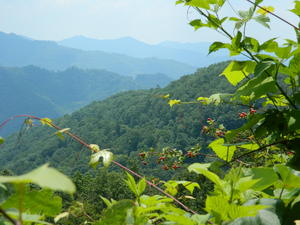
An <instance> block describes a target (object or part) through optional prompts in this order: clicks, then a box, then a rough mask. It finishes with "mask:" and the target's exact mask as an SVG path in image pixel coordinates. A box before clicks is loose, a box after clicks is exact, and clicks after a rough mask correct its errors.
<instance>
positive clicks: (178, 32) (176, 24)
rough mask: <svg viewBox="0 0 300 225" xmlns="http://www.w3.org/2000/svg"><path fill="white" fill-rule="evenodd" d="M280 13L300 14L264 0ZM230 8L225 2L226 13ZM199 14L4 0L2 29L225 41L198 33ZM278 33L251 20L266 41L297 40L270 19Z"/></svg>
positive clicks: (95, 2)
mask: <svg viewBox="0 0 300 225" xmlns="http://www.w3.org/2000/svg"><path fill="white" fill-rule="evenodd" d="M230 3H231V5H232V6H233V7H234V8H235V9H237V10H238V9H246V8H248V7H249V6H250V4H249V3H247V1H246V0H230ZM264 5H266V6H268V5H272V6H274V7H275V8H276V13H277V14H279V15H280V16H283V17H285V18H286V19H287V20H289V21H291V22H292V23H294V24H297V23H298V18H297V17H295V16H293V15H292V14H291V13H290V12H288V9H291V8H292V6H293V0H266V1H265V3H264ZM228 12H230V14H231V15H233V14H232V9H231V8H230V7H229V5H228V4H227V5H226V6H225V7H224V13H228ZM196 17H197V15H196V14H195V13H194V12H193V11H192V10H187V7H184V6H182V5H177V6H176V5H175V0H0V31H3V32H7V33H11V32H12V33H16V34H20V35H24V36H27V37H31V38H33V39H39V40H55V41H58V40H62V39H64V38H68V37H72V36H76V35H84V36H87V37H92V38H97V39H116V38H121V37H128V36H130V37H133V38H136V39H138V40H141V41H144V42H147V43H151V44H155V43H159V42H162V41H166V40H169V41H179V42H201V41H215V40H224V37H223V36H221V35H220V34H218V33H216V32H214V31H210V30H209V29H203V30H199V31H194V30H193V28H192V27H191V26H189V25H188V22H189V21H190V20H191V19H193V18H196ZM272 25H273V26H274V27H275V28H276V31H275V30H273V31H269V30H267V29H265V28H263V27H262V26H261V25H258V24H256V23H253V24H251V25H249V26H248V32H249V34H252V35H254V36H255V37H258V39H259V40H266V39H268V38H270V37H273V36H276V37H282V38H284V37H286V38H294V34H293V31H292V29H290V28H289V27H288V26H287V25H286V24H284V23H282V22H280V21H278V20H277V19H272Z"/></svg>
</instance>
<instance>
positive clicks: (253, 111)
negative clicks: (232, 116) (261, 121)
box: [239, 107, 256, 118]
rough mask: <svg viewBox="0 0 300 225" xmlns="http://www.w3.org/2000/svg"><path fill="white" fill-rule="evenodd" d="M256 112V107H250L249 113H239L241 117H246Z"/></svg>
mask: <svg viewBox="0 0 300 225" xmlns="http://www.w3.org/2000/svg"><path fill="white" fill-rule="evenodd" d="M255 113H256V110H255V109H254V108H252V107H251V108H250V109H249V113H246V112H241V113H239V117H240V118H246V117H247V116H248V115H253V114H255Z"/></svg>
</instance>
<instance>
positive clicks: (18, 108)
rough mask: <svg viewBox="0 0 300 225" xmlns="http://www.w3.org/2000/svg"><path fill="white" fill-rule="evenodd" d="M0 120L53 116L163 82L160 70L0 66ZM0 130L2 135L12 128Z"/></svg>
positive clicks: (13, 127) (166, 81) (160, 84)
mask: <svg viewBox="0 0 300 225" xmlns="http://www.w3.org/2000/svg"><path fill="white" fill-rule="evenodd" d="M0 80H1V82H0V102H1V105H2V107H1V108H0V122H1V121H3V120H5V119H7V118H9V117H11V116H14V115H17V114H29V115H30V114H32V115H36V116H40V117H50V118H56V117H58V116H62V115H63V114H66V113H70V112H73V111H74V110H77V109H79V108H80V107H83V106H85V105H87V104H88V103H91V102H92V101H96V100H97V101H99V100H102V99H104V98H106V97H109V96H111V95H113V94H116V93H118V92H121V91H126V90H136V89H146V88H151V87H156V86H161V87H163V86H165V85H167V84H168V83H169V82H170V81H171V80H170V79H169V78H168V77H167V76H165V75H163V74H153V75H151V74H147V75H138V76H137V77H136V78H135V79H134V78H132V77H125V76H120V75H118V74H115V73H112V72H108V71H105V70H83V69H78V68H69V69H67V70H64V71H59V72H54V71H49V70H45V69H41V68H39V67H35V66H27V67H22V68H5V67H0ZM16 125H19V123H16V124H15V125H13V126H11V125H9V126H7V127H6V128H5V129H1V130H0V135H6V134H8V133H10V132H11V131H13V130H14V129H15V128H16Z"/></svg>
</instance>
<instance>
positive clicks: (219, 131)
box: [201, 118, 226, 137]
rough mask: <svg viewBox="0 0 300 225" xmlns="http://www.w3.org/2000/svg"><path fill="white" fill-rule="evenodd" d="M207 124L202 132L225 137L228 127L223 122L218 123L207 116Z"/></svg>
mask: <svg viewBox="0 0 300 225" xmlns="http://www.w3.org/2000/svg"><path fill="white" fill-rule="evenodd" d="M206 122H207V124H208V125H204V126H203V127H202V130H201V131H202V133H204V134H209V135H211V136H214V137H223V136H224V135H225V133H226V129H225V127H224V126H223V124H220V125H219V126H218V125H217V123H216V121H215V120H213V119H212V118H207V121H206Z"/></svg>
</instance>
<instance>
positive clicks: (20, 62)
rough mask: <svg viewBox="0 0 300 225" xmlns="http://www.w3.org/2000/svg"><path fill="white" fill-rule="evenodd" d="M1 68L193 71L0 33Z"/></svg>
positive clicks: (174, 75) (169, 63) (160, 61)
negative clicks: (32, 66) (36, 67)
mask: <svg viewBox="0 0 300 225" xmlns="http://www.w3.org/2000/svg"><path fill="white" fill-rule="evenodd" d="M0 49H1V52H0V65H1V66H10V67H15V66H28V65H35V66H39V67H42V68H46V69H50V70H65V69H67V68H69V67H72V66H77V67H79V68H83V69H106V70H109V71H112V72H115V73H118V74H120V75H127V76H134V75H137V74H145V73H147V74H154V73H163V74H166V75H168V76H169V77H171V78H173V79H176V78H178V77H180V76H182V75H183V74H189V73H192V72H194V71H195V68H194V67H192V66H190V65H187V64H184V63H181V62H177V61H174V60H167V59H157V58H153V57H152V58H144V59H141V58H136V57H131V56H127V55H121V54H116V53H107V52H103V51H83V50H79V49H74V48H68V47H64V46H61V45H58V44H57V43H56V42H54V41H38V40H32V39H27V38H25V37H23V36H19V35H16V34H7V33H4V32H0Z"/></svg>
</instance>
